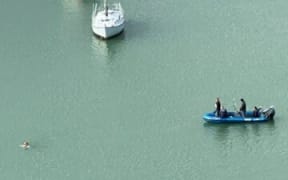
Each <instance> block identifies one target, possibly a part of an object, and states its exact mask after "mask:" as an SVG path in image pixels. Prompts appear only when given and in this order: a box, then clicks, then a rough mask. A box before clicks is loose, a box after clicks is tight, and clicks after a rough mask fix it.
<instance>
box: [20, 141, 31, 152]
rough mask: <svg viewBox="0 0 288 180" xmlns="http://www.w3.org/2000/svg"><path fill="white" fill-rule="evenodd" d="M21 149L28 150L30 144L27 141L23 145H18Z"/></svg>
mask: <svg viewBox="0 0 288 180" xmlns="http://www.w3.org/2000/svg"><path fill="white" fill-rule="evenodd" d="M20 146H21V147H22V148H24V149H25V150H26V149H28V148H30V144H29V142H28V141H24V142H23V144H21V145H20Z"/></svg>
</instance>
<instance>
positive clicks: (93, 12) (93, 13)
mask: <svg viewBox="0 0 288 180" xmlns="http://www.w3.org/2000/svg"><path fill="white" fill-rule="evenodd" d="M97 6H98V4H97V3H94V4H93V10H92V18H93V17H94V16H96V14H97Z"/></svg>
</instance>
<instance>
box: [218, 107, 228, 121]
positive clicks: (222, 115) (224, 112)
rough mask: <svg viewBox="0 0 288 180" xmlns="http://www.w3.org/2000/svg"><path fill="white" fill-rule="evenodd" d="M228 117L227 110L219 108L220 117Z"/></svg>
mask: <svg viewBox="0 0 288 180" xmlns="http://www.w3.org/2000/svg"><path fill="white" fill-rule="evenodd" d="M227 116H228V112H227V109H226V108H225V107H224V106H221V111H220V117H221V118H226V117H227Z"/></svg>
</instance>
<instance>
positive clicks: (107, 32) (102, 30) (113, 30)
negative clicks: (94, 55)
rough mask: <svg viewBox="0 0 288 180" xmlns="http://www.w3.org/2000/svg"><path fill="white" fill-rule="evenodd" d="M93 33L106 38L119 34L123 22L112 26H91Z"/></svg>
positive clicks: (122, 28) (122, 27)
mask: <svg viewBox="0 0 288 180" xmlns="http://www.w3.org/2000/svg"><path fill="white" fill-rule="evenodd" d="M92 29H93V32H94V34H95V35H97V36H99V37H101V38H104V39H107V38H110V37H113V36H116V35H118V34H120V33H121V32H122V31H123V30H124V22H123V23H122V24H119V25H117V26H112V27H95V26H93V27H92Z"/></svg>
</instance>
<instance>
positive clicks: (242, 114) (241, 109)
mask: <svg viewBox="0 0 288 180" xmlns="http://www.w3.org/2000/svg"><path fill="white" fill-rule="evenodd" d="M240 101H241V106H240V109H239V112H240V114H241V116H243V117H244V116H245V115H246V102H245V100H244V99H243V98H241V99H240Z"/></svg>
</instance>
